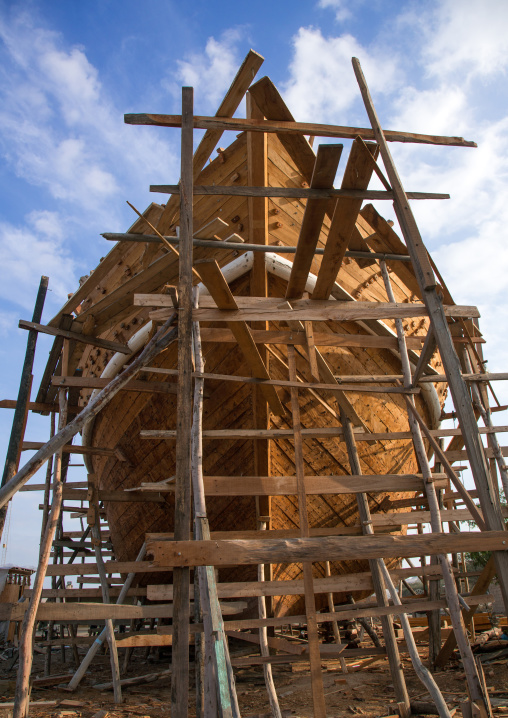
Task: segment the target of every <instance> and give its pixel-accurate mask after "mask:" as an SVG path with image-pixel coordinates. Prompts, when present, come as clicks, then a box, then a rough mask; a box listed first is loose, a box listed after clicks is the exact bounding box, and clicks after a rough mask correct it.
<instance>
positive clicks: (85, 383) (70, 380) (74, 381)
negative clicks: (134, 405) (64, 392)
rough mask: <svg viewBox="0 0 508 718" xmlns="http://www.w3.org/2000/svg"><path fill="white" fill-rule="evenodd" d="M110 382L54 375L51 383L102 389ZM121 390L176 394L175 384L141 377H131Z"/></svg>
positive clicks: (93, 378) (83, 377)
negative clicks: (146, 379)
mask: <svg viewBox="0 0 508 718" xmlns="http://www.w3.org/2000/svg"><path fill="white" fill-rule="evenodd" d="M110 382H111V379H102V378H101V377H94V376H54V377H52V379H51V383H52V384H53V385H54V386H58V387H62V386H75V387H78V388H80V389H104V387H106V386H108V384H109V383H110ZM121 391H148V392H151V393H155V394H176V393H177V392H178V389H177V386H176V384H170V383H169V382H165V381H145V380H143V379H131V380H130V381H129V383H128V384H126V385H125V386H124V387H122V389H121Z"/></svg>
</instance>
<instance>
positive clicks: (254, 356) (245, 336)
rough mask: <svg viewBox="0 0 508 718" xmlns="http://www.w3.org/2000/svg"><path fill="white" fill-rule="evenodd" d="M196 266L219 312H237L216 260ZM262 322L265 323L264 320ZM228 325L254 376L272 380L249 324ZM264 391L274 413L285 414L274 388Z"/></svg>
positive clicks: (266, 388)
mask: <svg viewBox="0 0 508 718" xmlns="http://www.w3.org/2000/svg"><path fill="white" fill-rule="evenodd" d="M195 266H196V268H197V270H198V272H199V275H200V277H201V279H202V280H203V282H204V284H205V286H206V288H207V289H208V291H209V292H210V294H211V295H212V297H213V299H214V301H215V302H216V304H217V306H220V307H222V308H221V309H218V310H217V311H219V312H222V311H223V310H228V315H229V312H235V309H234V307H235V306H236V299H235V297H233V294H232V293H231V290H230V288H229V285H228V283H227V281H226V279H225V277H224V275H223V274H222V272H221V270H220V267H219V265H218V264H217V262H216V260H211V261H210V260H200V261H198V262H196V264H195ZM256 299H257V300H258V301H262V299H263V298H261V297H260V298H256ZM196 311H199V310H196V309H195V310H193V313H192V314H193V317H192V318H193V319H195V317H194V313H195V312H196ZM235 313H236V312H235ZM258 321H259V320H258ZM261 321H263V319H262V318H261ZM227 325H228V328H229V329H230V330H231V331H232V332H233V334H234V336H235V339H236V341H237V343H238V346H239V347H240V349H241V351H242V353H243V355H244V358H245V361H246V362H247V364H248V365H249V367H250V368H251V370H252V373H253V374H254V376H255V377H257V378H258V379H270V375H269V373H268V370H267V368H266V366H265V364H264V362H263V359H262V358H261V354H260V353H259V349H258V348H257V346H256V344H255V342H254V340H253V338H252V334H251V330H250V328H249V327H248V326H247V324H245V322H234V323H231V322H229V321H228V322H227ZM262 391H263V395H264V397H265V399H266V401H267V402H268V404H269V406H270V408H271V410H272V411H273V413H274V414H277V415H282V414H284V413H285V410H284V407H283V406H282V404H281V401H280V399H279V397H278V395H277V392H276V391H275V389H274V388H273V387H269V386H265V387H264V388H263V389H262Z"/></svg>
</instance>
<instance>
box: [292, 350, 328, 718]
mask: <svg viewBox="0 0 508 718" xmlns="http://www.w3.org/2000/svg"><path fill="white" fill-rule="evenodd" d="M288 365H289V378H290V380H291V381H294V382H296V377H297V374H296V359H295V348H294V347H293V346H291V345H290V346H288ZM291 412H292V415H293V431H294V442H295V471H296V477H297V488H298V515H299V519H300V535H301V536H302V537H308V536H309V535H310V532H309V518H308V514H307V497H306V494H305V484H304V463H303V443H302V427H301V421H300V404H299V402H298V389H297V388H296V387H294V386H293V387H291ZM302 566H303V585H304V595H305V614H306V617H307V638H308V641H309V659H310V675H311V686H312V702H313V705H314V716H315V718H326V704H325V694H324V688H323V675H322V673H321V656H320V652H319V636H318V627H317V619H316V599H315V596H314V578H313V576H312V563H311V562H310V561H304V562H303V564H302Z"/></svg>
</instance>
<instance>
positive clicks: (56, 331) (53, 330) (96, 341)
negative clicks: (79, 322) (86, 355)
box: [18, 319, 132, 354]
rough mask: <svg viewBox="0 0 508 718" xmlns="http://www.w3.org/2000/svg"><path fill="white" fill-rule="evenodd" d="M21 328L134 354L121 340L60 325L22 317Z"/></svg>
mask: <svg viewBox="0 0 508 718" xmlns="http://www.w3.org/2000/svg"><path fill="white" fill-rule="evenodd" d="M18 326H19V328H20V329H33V330H34V331H36V332H40V333H42V334H51V335H52V336H54V337H65V338H66V339H72V340H74V341H75V342H81V343H82V344H91V345H92V346H94V347H102V348H103V349H109V351H113V352H120V353H121V354H132V352H131V350H130V349H129V347H128V346H127V345H126V344H120V343H119V342H111V341H109V339H100V338H99V337H94V336H92V335H91V334H80V333H79V332H70V331H67V330H66V329H60V328H58V327H51V326H49V325H46V324H38V323H37V322H28V321H26V320H24V319H20V320H19V322H18Z"/></svg>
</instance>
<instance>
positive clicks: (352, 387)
mask: <svg viewBox="0 0 508 718" xmlns="http://www.w3.org/2000/svg"><path fill="white" fill-rule="evenodd" d="M145 371H146V372H147V373H154V374H166V375H168V374H169V375H171V376H175V372H176V374H177V373H178V370H177V369H164V368H160V369H159V368H151V367H148V368H147V369H146V370H145ZM192 376H193V377H195V378H200V379H208V380H213V381H237V382H238V381H239V382H243V383H244V384H259V385H261V386H283V387H287V388H290V387H296V388H297V389H313V390H316V389H320V390H322V391H337V384H323V383H321V382H304V381H289V380H287V379H258V378H256V377H251V376H236V375H233V374H208V373H206V372H204V373H199V372H192ZM378 381H383V380H382V379H381V380H378ZM339 387H340V390H341V391H357V392H367V393H374V394H376V393H378V394H418V393H419V392H420V389H418V388H417V387H414V388H412V389H409V388H408V389H406V388H405V387H387V386H375V385H374V384H373V383H372V384H367V385H362V384H347V383H345V382H342V381H341V382H340V383H339Z"/></svg>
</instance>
